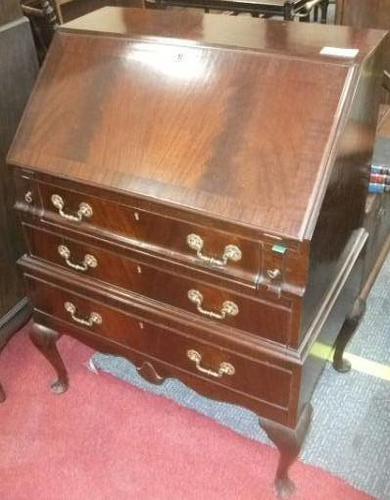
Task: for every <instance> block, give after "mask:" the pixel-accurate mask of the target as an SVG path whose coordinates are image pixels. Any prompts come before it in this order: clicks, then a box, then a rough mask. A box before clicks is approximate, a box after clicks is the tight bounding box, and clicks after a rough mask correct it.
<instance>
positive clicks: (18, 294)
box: [0, 0, 38, 399]
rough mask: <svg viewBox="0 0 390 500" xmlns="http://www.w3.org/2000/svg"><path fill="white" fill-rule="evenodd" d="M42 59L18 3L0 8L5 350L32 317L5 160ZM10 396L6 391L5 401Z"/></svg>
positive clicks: (0, 291)
mask: <svg viewBox="0 0 390 500" xmlns="http://www.w3.org/2000/svg"><path fill="white" fill-rule="evenodd" d="M37 70H38V67H37V59H36V54H35V49H34V43H33V40H32V35H31V30H30V26H29V23H28V21H27V20H26V19H25V18H24V17H22V14H21V11H20V7H19V2H18V0H3V1H2V2H1V5H0V235H1V236H0V351H1V349H2V347H3V346H4V345H5V342H6V341H7V339H8V338H9V336H10V334H11V333H13V332H14V331H15V330H17V329H18V328H19V327H20V326H21V325H22V324H23V323H24V322H25V321H26V319H27V317H28V314H29V308H28V305H27V299H26V298H25V293H24V289H23V285H22V282H21V279H20V276H19V272H18V271H17V269H16V265H15V260H16V259H17V257H18V256H19V255H20V254H21V248H22V242H21V233H20V230H19V228H18V226H17V224H16V217H15V213H14V211H13V200H14V192H15V189H14V182H13V179H12V172H11V171H10V170H9V169H8V167H7V166H6V164H5V157H6V154H7V151H8V148H9V146H10V143H11V140H12V137H13V136H14V134H15V131H16V127H17V125H18V122H19V120H20V117H21V115H22V111H23V108H24V106H25V104H26V102H27V98H28V96H29V94H30V92H31V89H32V86H33V82H34V80H35V76H36V73H37ZM3 398H4V394H3V393H2V391H1V389H0V399H3Z"/></svg>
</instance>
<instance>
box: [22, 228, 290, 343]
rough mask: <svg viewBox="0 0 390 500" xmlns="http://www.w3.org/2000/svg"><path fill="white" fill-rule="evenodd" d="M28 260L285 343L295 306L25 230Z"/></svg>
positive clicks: (283, 299)
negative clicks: (43, 263)
mask: <svg viewBox="0 0 390 500" xmlns="http://www.w3.org/2000/svg"><path fill="white" fill-rule="evenodd" d="M24 228H25V232H26V236H27V241H28V246H29V251H30V253H31V255H32V256H34V257H37V258H40V259H43V260H45V261H48V262H51V263H54V264H56V265H59V266H61V267H63V268H65V269H67V270H69V271H71V272H74V273H77V274H79V275H80V276H87V277H90V278H93V279H98V280H100V281H102V282H104V283H107V284H110V285H116V286H119V287H121V288H123V289H125V290H128V291H130V292H134V293H137V294H139V295H142V296H143V297H146V298H147V299H152V300H154V301H158V302H159V303H162V304H165V305H167V306H172V307H175V308H177V309H178V310H179V312H180V310H182V312H183V311H185V312H186V315H188V313H192V314H193V315H194V316H195V317H197V318H198V319H199V320H203V321H207V322H214V323H215V324H220V325H223V326H226V327H230V328H236V329H239V330H242V331H244V332H249V333H252V334H254V335H257V336H260V337H263V338H267V339H270V340H273V341H275V342H279V343H281V344H289V342H290V338H291V324H292V320H293V318H292V316H293V313H294V309H293V303H292V301H289V300H287V299H285V298H283V297H281V298H280V299H279V301H278V302H277V303H274V302H269V301H265V300H260V299H253V298H250V297H247V296H243V295H241V294H238V293H234V292H232V291H230V290H227V289H225V288H219V287H216V286H213V285H210V284H208V283H205V282H203V281H201V280H196V279H192V278H190V277H187V276H183V275H179V274H176V273H173V272H172V271H167V270H164V269H163V268H162V267H161V266H162V265H163V262H157V263H156V267H154V266H151V265H145V264H144V263H142V262H140V261H136V260H133V259H130V258H127V257H126V256H124V255H119V254H116V253H115V246H113V247H112V249H113V251H109V250H103V249H102V248H99V247H96V246H94V245H90V244H86V243H84V242H81V241H78V240H75V239H70V238H67V237H66V238H65V237H63V236H60V235H58V234H55V233H52V232H49V231H47V230H41V229H37V228H35V227H32V226H30V225H24Z"/></svg>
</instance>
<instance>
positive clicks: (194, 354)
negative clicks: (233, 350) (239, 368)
mask: <svg viewBox="0 0 390 500" xmlns="http://www.w3.org/2000/svg"><path fill="white" fill-rule="evenodd" d="M187 357H188V358H189V359H190V360H191V361H193V362H194V363H195V366H196V369H197V370H198V371H199V372H201V373H205V374H206V375H211V376H212V377H216V378H221V377H223V375H234V374H235V373H236V369H235V368H234V366H233V365H231V364H230V363H227V362H226V361H223V362H222V363H221V364H220V365H219V368H218V371H217V372H216V371H214V370H210V369H209V368H203V366H201V365H200V363H201V361H202V355H201V354H199V352H198V351H194V350H193V349H190V350H189V351H187Z"/></svg>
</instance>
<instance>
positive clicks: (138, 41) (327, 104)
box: [8, 8, 385, 494]
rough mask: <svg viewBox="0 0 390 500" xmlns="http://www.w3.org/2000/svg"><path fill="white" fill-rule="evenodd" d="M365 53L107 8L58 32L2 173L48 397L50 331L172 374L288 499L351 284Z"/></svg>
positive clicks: (356, 247) (332, 30)
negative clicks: (241, 419) (225, 419)
mask: <svg viewBox="0 0 390 500" xmlns="http://www.w3.org/2000/svg"><path fill="white" fill-rule="evenodd" d="M180 39H184V41H183V42H182V41H181V40H180ZM384 39H385V34H384V33H382V32H379V31H375V32H369V31H366V32H364V31H363V32H360V31H354V30H351V29H349V28H342V27H334V26H331V27H327V26H323V25H317V26H313V25H311V24H306V23H294V24H293V23H281V22H277V21H276V22H272V21H263V20H257V19H256V20H254V19H251V18H247V17H245V18H244V17H242V18H232V17H229V16H217V15H203V14H201V13H199V14H198V13H190V12H178V13H168V12H159V11H152V10H137V9H112V8H106V9H102V10H100V11H97V12H95V13H93V14H90V15H88V16H86V17H85V18H81V19H79V20H76V21H74V22H72V23H70V24H69V25H68V26H64V27H62V28H60V29H59V31H58V32H57V34H56V36H55V38H54V40H53V43H52V46H51V48H50V51H49V54H48V56H47V59H46V64H45V67H44V70H43V72H42V74H41V77H40V79H39V84H38V85H37V87H36V88H35V91H34V93H33V95H32V98H31V100H30V102H29V105H28V107H27V110H26V113H25V115H24V118H23V120H22V123H21V126H20V128H19V130H18V134H17V136H16V138H15V141H14V143H13V146H12V148H11V151H10V154H9V158H8V159H9V163H10V164H12V165H13V166H14V171H15V181H16V185H17V201H16V208H17V209H18V211H19V213H20V216H21V219H22V224H23V228H24V233H25V237H26V241H27V244H28V254H26V255H25V256H23V257H22V258H21V260H20V265H21V266H22V268H23V270H24V275H25V279H26V283H27V286H28V289H29V294H30V297H31V300H32V302H33V304H34V326H33V328H32V331H31V339H32V341H33V342H34V344H35V345H36V346H37V348H38V349H40V350H41V351H42V353H43V354H44V356H45V357H46V358H47V359H48V360H49V361H50V363H51V364H52V365H53V368H54V369H55V370H56V372H57V376H58V380H57V381H56V382H55V383H54V385H53V390H54V391H55V392H56V393H62V392H64V391H65V390H66V389H67V387H68V375H67V372H66V369H65V367H64V364H63V362H62V360H61V358H60V355H59V353H58V351H57V348H56V341H57V339H58V337H59V336H60V335H61V334H62V333H66V334H69V335H72V336H74V337H75V338H77V339H80V340H81V341H82V342H85V343H86V344H88V345H90V346H92V347H94V348H96V349H98V350H101V351H104V352H110V353H114V354H120V355H122V356H125V357H127V358H128V359H130V360H131V361H133V362H134V363H135V364H136V366H137V367H138V370H139V373H140V374H141V375H143V376H144V377H146V378H147V379H148V380H149V381H152V382H154V383H161V382H162V381H163V380H164V379H165V378H167V377H176V378H178V379H180V380H181V381H182V382H184V383H185V384H187V385H188V386H190V387H192V388H193V389H195V390H197V391H198V392H199V393H202V394H204V395H206V396H208V397H211V398H215V399H218V400H222V401H227V402H230V403H234V404H239V405H242V406H244V407H247V408H249V409H251V410H253V411H254V412H256V413H257V414H258V415H259V417H260V425H262V427H263V428H264V429H265V431H266V432H267V434H268V435H269V437H270V438H271V439H272V440H273V441H274V442H275V444H276V446H277V447H278V448H279V450H280V462H279V466H278V469H277V473H276V480H275V481H276V486H277V488H278V491H279V493H280V494H287V493H289V492H291V490H292V483H291V481H290V480H289V478H288V469H289V466H290V465H291V463H292V462H293V461H294V459H295V458H296V456H297V455H298V453H299V450H300V447H301V445H302V442H303V439H304V436H305V433H306V431H307V428H308V426H309V423H310V417H311V413H312V409H311V405H310V398H311V394H312V391H313V389H314V386H315V383H316V381H317V379H318V376H319V374H320V373H321V371H322V369H323V367H324V365H325V360H324V359H318V357H316V356H315V350H313V345H314V343H315V342H316V341H317V340H320V341H321V342H323V343H326V344H328V345H329V346H330V350H331V346H332V345H333V343H334V341H335V339H336V336H337V333H338V331H339V329H340V328H341V326H342V324H343V322H344V319H345V317H346V315H347V314H348V313H349V312H350V310H351V309H352V306H353V303H354V301H355V299H356V296H357V293H358V292H359V290H360V286H361V282H360V281H361V276H362V273H361V262H362V258H361V256H362V248H363V247H364V245H365V242H366V239H367V231H366V230H365V229H364V227H363V220H364V207H365V201H366V193H367V183H368V166H369V164H370V161H371V155H372V146H373V141H374V136H375V126H376V121H377V112H378V106H379V88H380V84H381V73H382V66H381V57H382V46H383V42H384ZM329 45H333V46H335V45H336V46H338V47H339V48H351V47H355V48H356V49H358V53H357V54H356V56H355V57H352V58H350V59H348V58H345V57H341V58H338V57H337V56H332V55H322V54H321V53H320V49H321V47H323V46H329ZM276 82H277V85H276V84H275V83H276ZM356 116H358V117H359V121H356V119H355V117H356ZM48 133H50V141H49V142H48V141H47V135H48ZM342 349H343V342H340V344H339V347H338V350H337V354H338V356H339V357H340V358H342Z"/></svg>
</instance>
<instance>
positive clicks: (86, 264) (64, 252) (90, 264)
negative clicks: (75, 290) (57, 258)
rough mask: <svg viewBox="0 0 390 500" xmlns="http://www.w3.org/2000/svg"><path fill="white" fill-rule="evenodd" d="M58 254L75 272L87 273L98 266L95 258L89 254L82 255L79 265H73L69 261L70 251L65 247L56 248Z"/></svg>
mask: <svg viewBox="0 0 390 500" xmlns="http://www.w3.org/2000/svg"><path fill="white" fill-rule="evenodd" d="M58 253H59V254H60V255H61V257H63V258H64V259H65V262H66V263H67V265H68V266H69V267H71V268H72V269H76V271H83V272H85V271H88V269H89V268H95V267H97V265H98V262H97V260H96V257H94V256H93V255H90V254H89V253H87V254H85V255H84V259H83V262H82V263H81V264H74V263H73V262H71V260H70V250H69V248H68V247H67V246H65V245H60V246H59V247H58Z"/></svg>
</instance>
